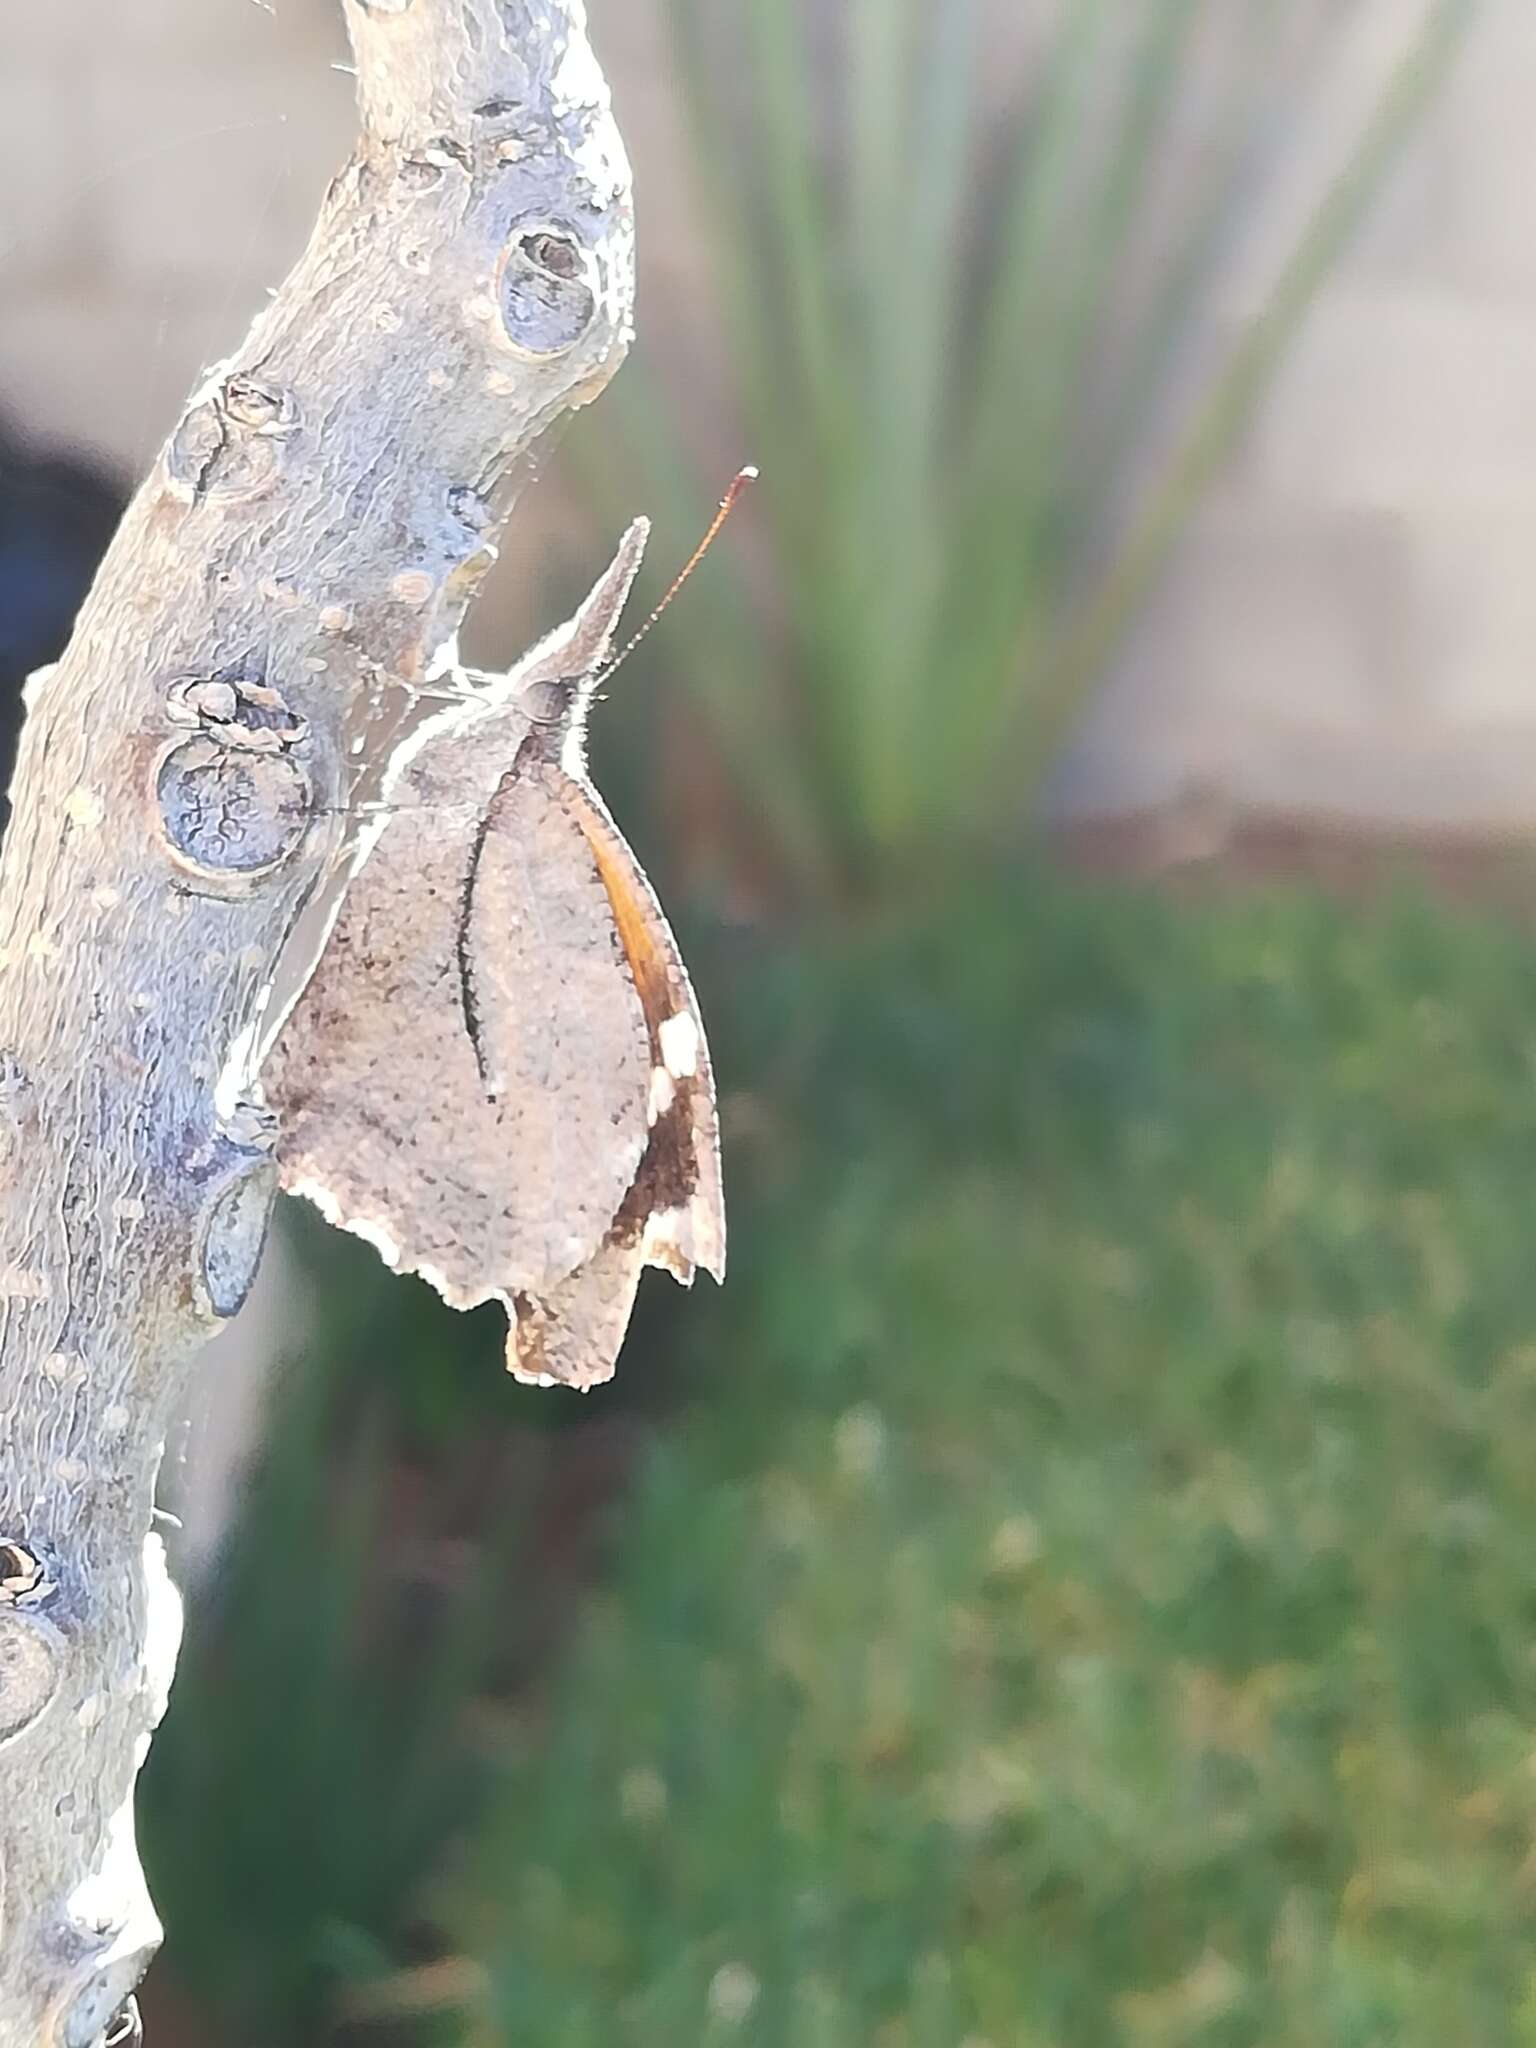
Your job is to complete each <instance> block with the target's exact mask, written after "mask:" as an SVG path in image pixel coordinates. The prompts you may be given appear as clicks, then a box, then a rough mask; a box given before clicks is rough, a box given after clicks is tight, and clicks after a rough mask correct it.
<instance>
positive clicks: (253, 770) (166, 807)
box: [155, 736, 311, 877]
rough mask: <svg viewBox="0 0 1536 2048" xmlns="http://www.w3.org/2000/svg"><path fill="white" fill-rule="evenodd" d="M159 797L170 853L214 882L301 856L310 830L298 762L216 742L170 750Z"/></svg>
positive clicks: (305, 789) (209, 740)
mask: <svg viewBox="0 0 1536 2048" xmlns="http://www.w3.org/2000/svg"><path fill="white" fill-rule="evenodd" d="M155 794H156V797H157V799H158V801H159V806H160V820H161V825H162V827H163V829H164V832H165V836H166V839H167V840H168V842H169V844H170V846H171V849H172V851H173V852H174V853H175V854H176V855H177V857H178V858H179V860H180V861H181V862H182V864H183V865H184V866H186V867H189V868H191V869H192V870H193V871H194V872H195V873H198V874H201V875H206V876H209V877H215V876H249V875H260V874H266V873H267V872H269V871H270V870H271V869H273V868H275V867H278V866H279V865H280V864H281V863H282V862H283V861H285V860H287V859H288V858H289V857H290V856H291V855H292V854H294V853H295V852H296V851H297V850H298V847H299V845H300V842H301V841H302V840H303V837H304V833H305V830H306V828H307V827H308V824H309V815H310V797H311V789H310V781H309V777H308V776H307V775H306V774H305V772H304V770H303V769H302V768H301V767H300V766H299V765H298V763H297V762H295V761H292V760H289V759H288V758H287V757H286V756H284V755H269V754H262V753H251V752H245V751H240V750H237V749H236V748H234V747H230V746H226V745H222V744H221V743H220V742H219V741H218V740H216V739H214V738H212V737H211V736H204V737H202V738H199V739H194V740H188V741H187V743H186V744H185V745H184V746H180V747H176V748H173V750H172V751H171V752H170V753H169V754H168V755H167V756H166V758H165V760H164V761H163V762H162V764H161V767H160V773H159V776H158V778H157V782H156V791H155Z"/></svg>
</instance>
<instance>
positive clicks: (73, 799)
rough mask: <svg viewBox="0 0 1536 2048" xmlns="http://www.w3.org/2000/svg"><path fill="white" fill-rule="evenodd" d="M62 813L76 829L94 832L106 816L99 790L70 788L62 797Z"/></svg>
mask: <svg viewBox="0 0 1536 2048" xmlns="http://www.w3.org/2000/svg"><path fill="white" fill-rule="evenodd" d="M64 815H65V817H66V818H68V820H69V822H70V824H71V825H73V826H75V827H76V829H77V830H78V831H81V832H94V831H96V830H97V829H98V827H99V826H100V825H101V822H102V820H103V819H104V818H105V817H106V815H107V807H106V804H105V803H104V801H103V800H102V797H101V795H100V793H99V791H97V790H94V789H84V788H81V789H72V790H71V791H70V793H69V795H68V796H67V797H66V798H65V799H64Z"/></svg>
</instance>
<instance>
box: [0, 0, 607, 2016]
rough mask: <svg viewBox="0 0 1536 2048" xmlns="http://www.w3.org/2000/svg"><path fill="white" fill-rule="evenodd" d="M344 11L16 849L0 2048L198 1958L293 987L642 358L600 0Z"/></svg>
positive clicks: (0, 1560)
mask: <svg viewBox="0 0 1536 2048" xmlns="http://www.w3.org/2000/svg"><path fill="white" fill-rule="evenodd" d="M345 4H346V8H347V14H348V19H349V25H350V28H351V32H352V38H353V43H354V46H355V50H356V55H357V63H358V71H359V98H360V103H361V110H362V139H361V141H360V143H359V145H358V148H357V151H356V153H355V154H354V156H353V158H352V160H351V162H350V163H349V164H348V165H347V167H346V168H345V170H343V172H342V173H341V175H340V176H339V178H338V179H337V180H336V182H335V184H334V185H333V187H332V189H331V192H330V194H329V196H328V197H327V199H326V202H325V206H324V209H323V212H322V215H321V218H320V222H319V225H318V227H317V229H316V231H315V235H314V238H313V240H312V242H311V244H310V247H309V249H308V251H307V253H306V254H305V256H304V257H303V258H302V260H301V261H300V263H299V265H298V267H297V269H296V270H295V272H294V274H293V276H292V277H291V278H290V279H289V281H288V283H287V285H286V286H285V287H284V289H283V290H282V292H281V293H280V294H279V295H278V297H277V298H276V299H275V301H274V302H273V304H272V305H271V307H270V308H269V310H268V311H267V312H266V313H265V314H264V315H263V317H262V318H261V319H260V320H259V321H258V323H257V325H256V327H255V329H254V330H253V332H252V334H251V335H250V337H249V339H248V340H247V341H246V343H245V344H244V346H243V347H242V348H241V349H240V350H239V351H238V353H237V354H236V355H235V356H234V357H233V358H231V360H230V361H229V362H227V363H225V364H223V365H221V366H220V367H219V368H218V369H217V370H216V371H215V372H214V373H213V374H212V375H211V376H210V378H209V379H208V381H207V383H206V384H205V386H204V387H203V389H202V390H201V391H200V392H199V393H198V394H197V395H196V396H195V397H194V399H193V401H192V403H191V405H190V407H189V409H188V411H187V413H186V416H185V417H184V419H183V420H182V422H181V424H180V426H179V427H178V429H177V431H176V433H175V435H174V436H173V438H172V440H171V442H170V444H169V446H168V447H167V449H166V450H165V452H164V454H163V455H162V457H161V458H160V460H159V461H158V463H157V464H156V466H155V468H154V470H153V472H152V473H151V475H150V477H149V479H148V481H147V483H146V484H145V486H144V488H143V489H142V491H141V492H140V493H139V495H138V497H137V499H136V500H135V502H134V504H133V506H132V508H131V509H130V511H129V513H128V515H127V518H126V519H125V521H124V525H123V528H122V531H121V533H120V535H119V537H118V539H117V541H116V543H115V544H114V546H113V549H112V551H111V554H110V555H109V557H108V559H107V561H106V563H105V565H104V567H103V569H102V572H101V575H100V577H99V579H98V581H97V584H96V587H95V589H94V590H93V591H92V593H91V596H90V598H89V599H88V601H87V603H86V605H85V607H84V610H83V611H82V614H81V617H80V622H79V626H78V629H77V632H76V634H75V638H74V640H73V642H72V644H71V646H70V648H69V651H68V652H67V654H66V655H65V656H64V658H63V660H62V661H61V662H60V663H59V665H58V667H57V668H56V669H54V670H52V671H50V672H49V673H48V674H46V675H45V676H43V677H41V678H38V679H36V681H35V686H34V688H33V690H32V692H31V693H30V695H31V710H30V716H29V719H28V722H27V726H26V731H25V734H24V737H23V742H22V750H21V758H20V764H19V767H18V770H17V775H16V780H15V783H14V785H13V789H12V803H13V810H12V816H11V822H10V826H9V829H8V832H7V834H6V838H5V843H4V848H3V856H0V2048H92V2044H95V2043H99V2042H101V2041H102V2040H104V2039H105V2038H106V2037H107V2036H108V2034H109V2033H110V2034H111V2035H112V2036H113V2038H116V2034H117V2031H118V2029H119V2025H120V2022H119V2021H118V2020H116V2019H115V2017H114V2016H115V2015H117V2014H119V2013H120V2011H121V2009H122V2008H123V2006H124V2002H125V2000H127V1999H128V1997H129V1994H130V1993H131V1991H132V1988H133V1986H134V1985H135V1984H136V1982H137V1981H138V1979H139V1977H140V1975H141V1973H142V1971H143V1969H144V1967H145V1965H146V1964H147V1962H148V1960H149V1958H150V1956H151V1955H152V1954H153V1952H154V1949H155V1947H156V1945H157V1943H158V1940H159V1934H160V1930H159V1925H158V1922H157V1920H156V1917H155V1914H154V1911H153V1908H152V1906H151V1903H150V1901H149V1898H148V1896H147V1892H146V1889H145V1885H144V1881H143V1878H142V1875H141V1873H140V1870H139V1865H138V1859H137V1855H136V1852H135V1849H134V1841H133V1786H134V1779H135V1776H136V1773H137V1771H138V1768H139V1765H140V1764H141V1762H142V1761H143V1757H144V1754H145V1752H146V1750H147V1748H148V1744H149V1737H150V1732H151V1730H152V1729H153V1727H154V1726H155V1723H156V1721H157V1719H158V1718H159V1715H160V1713H161V1711H162V1708H163V1705H164V1700H165V1694H166V1691H167V1689H168V1687H169V1683H170V1678H171V1671H172V1667H173V1664H174V1661H175V1652H176V1643H177V1637H178V1633H179V1609H178V1604H177V1600H176V1596H175V1594H174V1592H173V1591H172V1589H171V1587H170V1585H169V1582H168V1580H167V1578H166V1574H165V1570H164V1565H163V1560H162V1558H161V1554H160V1547H159V1543H158V1539H157V1538H156V1537H155V1536H153V1535H152V1534H151V1520H152V1513H153V1491H154V1483H155V1475H156V1469H157V1467H158V1464H159V1461H160V1457H161V1449H162V1445H163V1441H164V1438H165V1435H166V1431H167V1429H168V1427H169V1425H170V1424H171V1423H172V1421H173V1420H174V1419H175V1417H176V1415H177V1413H178V1411H179V1410H180V1408H181V1406H182V1404H183V1401H184V1398H185V1393H186V1386H187V1375H188V1371H189V1367H190V1363H191V1361H192V1359H193V1358H194V1356H195V1354H196V1352H197V1350H198V1348H199V1346H200V1345H201V1344H202V1343H203V1341H204V1340H205V1339H206V1338H207V1337H208V1336H209V1335H210V1334H211V1333H212V1331H213V1330H214V1329H215V1328H216V1326H217V1325H218V1323H219V1321H220V1320H221V1319H222V1318H225V1317H227V1316H229V1315H230V1314H232V1313H233V1312H234V1310H235V1308H236V1307H237V1306H238V1304H239V1302H240V1300H241V1299H242V1298H243V1296H244V1293H245V1291H246V1289H247V1287H248V1286H249V1283H250V1279H251V1275H252V1273H253V1271H254V1268H255V1264H256V1260H257V1257H258V1254H259V1250H260V1245H261V1239H262V1235H263V1232H264V1229H265V1224H266V1219H267V1214H268V1210H269V1207H270V1202H271V1196H272V1190H273V1185H274V1178H275V1176H274V1169H273V1162H272V1158H271V1132H270V1128H269V1126H268V1121H267V1119H266V1117H265V1114H264V1112H263V1111H261V1110H260V1109H259V1107H257V1099H258V1098H257V1096H256V1092H255V1088H254V1073H255V1065H256V1059H257V1047H258V1044H259V1041H260V1040H261V1038H262V1037H263V1036H264V1035H266V1033H267V1031H268V1030H269V1027H270V1022H271V1012H270V1001H269V998H270V991H271V988H272V986H273V984H274V981H277V982H278V983H279V985H281V986H286V987H287V988H289V989H290V990H291V989H293V988H296V987H297V986H299V985H301V984H302V981H303V978H304V974H305V972H306V971H307V968H308V966H309V964H310V963H311V961H312V958H313V953H314V948H315V946H316V944H317V943H318V942H319V940H320V939H321V937H323V931H324V922H325V921H324V915H323V913H322V912H321V911H318V910H317V908H316V906H317V905H321V906H324V905H327V904H334V902H335V900H336V898H337V895H338V892H339V889H340V888H341V887H342V886H344V883H345V878H346V876H347V874H348V873H349V872H350V871H351V869H352V867H353V866H354V865H355V862H356V860H357V859H358V858H359V857H360V852H361V849H362V840H361V837H360V834H359V831H358V829H357V821H358V819H359V817H360V816H361V815H363V813H362V812H361V810H360V797H361V796H362V795H363V794H364V793H366V789H367V787H368V786H369V777H370V775H376V772H377V771H376V764H377V762H378V759H379V757H380V754H381V751H387V747H388V745H389V743H390V741H391V739H392V738H393V737H394V736H396V735H397V734H398V732H399V731H400V730H401V729H402V728H403V725H404V723H405V722H406V721H407V720H408V717H409V713H410V708H411V703H412V690H413V687H414V686H418V685H423V684H425V683H426V682H427V681H428V680H429V678H430V676H431V675H432V673H433V670H434V663H435V662H436V661H437V659H438V658H439V656H440V654H441V652H442V650H443V649H444V648H445V646H446V645H447V644H448V643H449V642H450V641H451V638H452V635H453V633H454V631H455V629H456V626H457V623H458V621H459V618H460V616H461V614H462V612H463V609H464V607H465V605H466V603H467V602H468V600H469V598H470V596H471V594H472V593H473V591H474V589H475V587H476V584H477V583H478V581H479V579H480V577H481V576H482V575H483V573H484V571H485V569H486V568H487V567H488V565H489V563H490V561H491V560H492V559H493V556H494V540H495V535H496V533H497V531H498V529H499V526H500V524H501V521H502V519H503V518H504V517H505V515H506V513H507V511H508V509H509V507H510V502H511V497H512V492H513V489H514V485H515V480H516V470H517V464H518V458H519V456H520V455H521V454H522V453H523V452H524V451H525V450H526V449H527V448H528V447H529V446H530V444H531V443H532V442H533V440H534V439H535V438H536V437H537V435H538V434H539V433H540V432H541V431H542V430H543V429H544V428H545V427H546V426H547V425H548V424H549V423H550V422H551V421H552V420H553V419H554V418H555V417H556V416H557V415H558V414H560V413H561V412H562V411H564V410H565V409H567V408H568V407H571V406H574V405H580V404H584V403H586V402H587V401H588V400H590V399H591V398H593V397H595V396H596V395H597V393H598V392H599V391H600V390H601V388H602V386H603V384H604V383H605V382H606V381H607V378H608V377H609V375H611V373H612V371H613V370H614V368H616V366H617V364H618V361H619V360H620V358H621V356H622V354H623V352H624V348H625V346H626V344H627V340H628V335H629V321H630V309H631V301H632V280H633V249H632V227H631V214H630V196H629V173H628V168H627V166H626V163H625V160H624V154H623V149H622V145H621V143H620V140H619V137H618V134H617V132H616V130H615V128H614V126H613V123H612V120H611V117H610V115H609V112H608V103H607V92H606V88H605V85H604V82H603V79H602V76H601V73H600V72H599V70H598V68H597V65H596V62H595V60H594V58H593V56H592V54H591V51H590V48H589V46H588V44H587V40H586V31H585V20H584V10H583V7H582V4H581V0H345ZM264 1011H265V1012H266V1013H267V1014H266V1025H265V1026H264V1024H263V1013H264ZM273 1569H274V1570H275V1571H281V1570H282V1569H283V1563H282V1560H281V1559H275V1560H274V1562H273ZM294 1597H295V1599H299V1598H302V1597H303V1589H302V1586H301V1585H299V1584H295V1587H294ZM256 1796H259V1790H258V1792H257V1795H256Z"/></svg>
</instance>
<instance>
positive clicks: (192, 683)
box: [165, 676, 309, 754]
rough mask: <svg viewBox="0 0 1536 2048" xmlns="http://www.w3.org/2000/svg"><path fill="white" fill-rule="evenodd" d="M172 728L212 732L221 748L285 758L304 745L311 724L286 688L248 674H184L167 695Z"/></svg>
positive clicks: (166, 708) (167, 717)
mask: <svg viewBox="0 0 1536 2048" xmlns="http://www.w3.org/2000/svg"><path fill="white" fill-rule="evenodd" d="M165 716H166V720H167V723H169V724H171V725H179V726H190V727H192V728H193V729H194V730H196V731H200V732H206V733H211V734H212V735H213V736H214V737H215V738H216V739H217V740H218V741H219V742H220V744H221V745H223V746H226V747H229V748H231V749H233V750H235V751H244V752H247V753H252V754H279V753H282V752H284V751H285V750H286V749H287V748H289V747H299V746H302V745H303V743H304V741H305V740H306V739H307V738H308V737H309V721H308V720H307V719H305V718H304V717H302V716H301V715H300V714H299V713H298V712H297V711H295V710H293V709H292V707H291V706H290V705H289V703H288V700H287V698H286V697H284V695H283V693H282V691H281V690H276V689H274V688H273V687H272V685H271V684H270V683H259V682H256V681H254V680H253V679H251V678H249V677H245V676H240V677H236V678H234V679H233V680H231V679H228V678H225V677H223V676H182V677H180V678H178V680H177V681H176V682H174V683H172V685H171V687H170V689H169V690H168V691H167V692H166V697H165Z"/></svg>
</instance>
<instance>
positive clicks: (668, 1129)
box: [562, 779, 725, 1285]
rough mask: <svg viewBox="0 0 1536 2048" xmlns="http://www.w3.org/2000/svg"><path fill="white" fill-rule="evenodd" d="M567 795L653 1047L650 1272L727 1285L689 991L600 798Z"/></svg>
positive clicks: (709, 1105)
mask: <svg viewBox="0 0 1536 2048" xmlns="http://www.w3.org/2000/svg"><path fill="white" fill-rule="evenodd" d="M562 794H563V797H564V801H565V803H566V805H567V807H568V808H569V810H570V811H571V813H572V815H573V816H574V817H575V818H576V820H577V822H578V823H579V824H580V826H581V829H582V832H583V834H584V835H585V837H586V840H587V844H588V845H589V846H590V848H591V849H592V853H593V855H594V857H595V858H596V861H597V868H598V873H599V874H600V875H601V876H602V879H603V886H604V888H605V889H606V890H607V892H608V900H609V903H610V905H611V906H612V909H613V918H614V924H615V926H616V928H617V930H618V935H619V942H620V944H621V945H622V947H623V949H624V957H625V959H626V961H627V962H628V966H629V971H630V973H631V975H632V976H633V977H634V983H635V987H636V988H637V989H638V990H639V992H640V1002H641V1005H642V1007H643V1008H644V1011H645V1021H646V1029H647V1032H648V1034H649V1038H650V1046H651V1061H652V1071H651V1096H650V1113H651V1118H652V1130H651V1142H650V1144H649V1146H648V1147H647V1150H646V1156H645V1161H644V1164H643V1166H642V1168H641V1180H642V1183H643V1187H642V1189H641V1190H640V1191H641V1192H643V1193H644V1195H645V1196H646V1198H647V1201H648V1203H649V1207H648V1210H647V1213H646V1216H645V1247H644V1248H645V1259H646V1264H647V1265H652V1266H665V1267H666V1268H667V1270H668V1271H670V1272H671V1273H673V1274H675V1275H676V1277H677V1278H678V1279H679V1280H681V1281H682V1282H683V1283H684V1284H685V1285H686V1284H687V1283H688V1282H690V1281H691V1280H692V1279H693V1276H694V1271H695V1269H696V1268H698V1267H700V1266H702V1267H703V1269H704V1271H705V1272H706V1273H709V1274H711V1275H713V1277H714V1278H715V1279H716V1280H723V1279H724V1278H725V1190H724V1186H723V1183H722V1179H721V1172H720V1115H719V1108H718V1105H717V1103H716V1099H715V1076H714V1069H713V1067H712V1066H711V1064H710V1057H709V1041H708V1039H707V1038H706V1037H705V1035H704V1020H703V1018H702V1017H701V1016H700V1014H699V1005H698V1000H697V998H696V997H695V995H694V993H693V984H692V982H691V981H690V980H689V978H688V970H687V968H686V967H685V966H684V965H683V956H682V954H681V952H680V951H679V950H678V944H677V940H676V939H675V938H674V937H673V934H672V927H671V926H670V925H669V924H668V923H667V919H666V914H665V912H664V911H663V910H662V907H661V904H660V902H659V901H658V900H657V896H656V892H655V890H654V889H653V888H652V887H651V883H650V878H649V877H648V876H647V874H646V873H645V870H644V869H643V868H642V867H641V865H640V863H639V862H638V861H637V860H636V858H635V856H634V854H633V852H632V851H631V850H630V847H629V843H628V841H627V840H626V839H625V838H624V835H623V834H622V833H621V832H620V830H619V828H618V826H617V825H615V824H614V822H613V820H612V818H611V817H610V816H609V815H608V810H607V807H606V805H605V804H604V803H603V801H602V799H601V797H599V796H598V794H597V792H596V791H595V790H593V789H592V788H591V787H590V786H589V785H587V784H586V783H583V782H576V781H573V780H569V779H567V781H566V782H565V785H564V788H563V791H562ZM631 1206H633V1204H632V1205H631Z"/></svg>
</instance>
